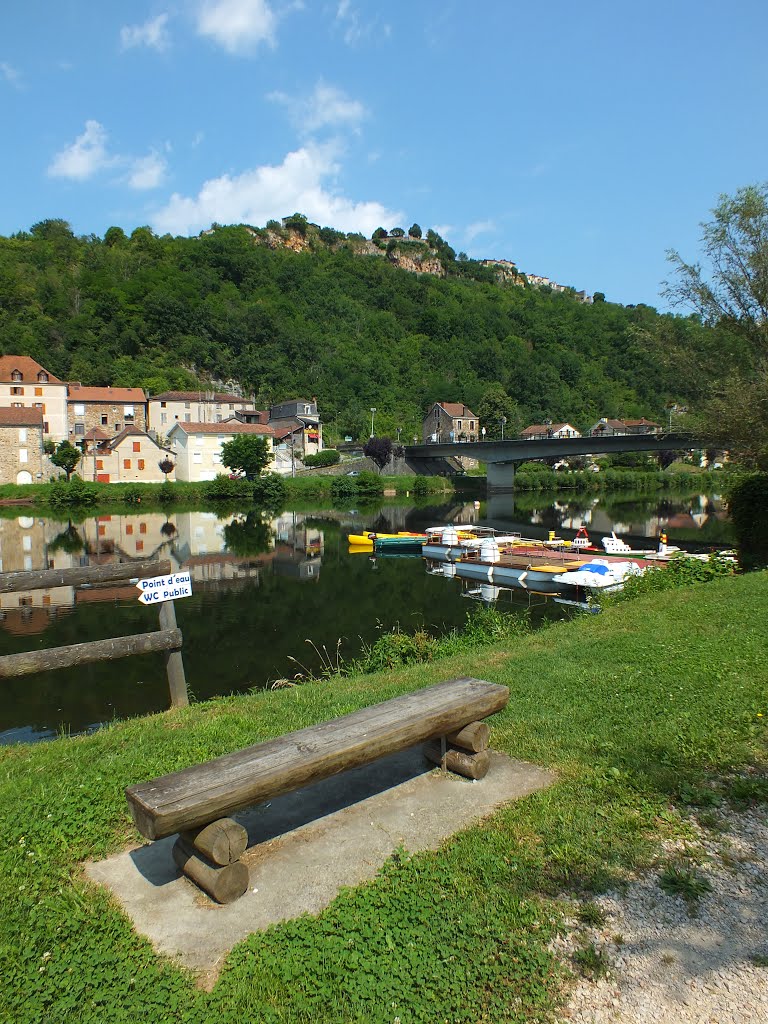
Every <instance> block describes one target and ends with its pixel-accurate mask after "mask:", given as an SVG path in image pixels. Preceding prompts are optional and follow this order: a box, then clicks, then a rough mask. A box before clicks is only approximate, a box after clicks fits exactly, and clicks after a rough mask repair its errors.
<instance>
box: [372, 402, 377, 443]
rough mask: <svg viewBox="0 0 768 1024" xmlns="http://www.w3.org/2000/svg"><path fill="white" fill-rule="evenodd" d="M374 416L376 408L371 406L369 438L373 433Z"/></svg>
mask: <svg viewBox="0 0 768 1024" xmlns="http://www.w3.org/2000/svg"><path fill="white" fill-rule="evenodd" d="M375 415H376V408H375V407H374V406H372V407H371V437H373V436H374V433H373V418H374V416H375Z"/></svg>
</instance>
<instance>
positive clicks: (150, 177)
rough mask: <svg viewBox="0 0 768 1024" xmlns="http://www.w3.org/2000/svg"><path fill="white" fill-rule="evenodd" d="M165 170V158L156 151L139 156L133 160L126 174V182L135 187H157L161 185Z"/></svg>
mask: <svg viewBox="0 0 768 1024" xmlns="http://www.w3.org/2000/svg"><path fill="white" fill-rule="evenodd" d="M166 170H167V164H166V162H165V160H164V159H163V157H161V156H160V155H159V154H157V153H150V154H149V156H142V157H139V158H138V159H137V160H134V161H133V166H132V167H131V170H130V173H129V174H128V179H127V180H128V184H129V185H130V187H131V188H135V189H150V188H157V187H158V186H159V185H162V183H163V180H164V179H165V173H166Z"/></svg>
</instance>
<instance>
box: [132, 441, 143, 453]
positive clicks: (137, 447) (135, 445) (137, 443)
mask: <svg viewBox="0 0 768 1024" xmlns="http://www.w3.org/2000/svg"><path fill="white" fill-rule="evenodd" d="M133 450H134V451H135V452H140V451H141V441H134V442H133Z"/></svg>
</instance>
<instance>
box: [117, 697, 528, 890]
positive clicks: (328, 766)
mask: <svg viewBox="0 0 768 1024" xmlns="http://www.w3.org/2000/svg"><path fill="white" fill-rule="evenodd" d="M508 699H509V690H508V689H507V687H506V686H497V685H495V684H494V683H488V682H484V681H483V680H480V679H471V678H461V679H452V680H449V681H447V682H444V683H438V684H437V685H436V686H430V687H427V688H426V689H423V690H417V691H416V692H415V693H409V694H404V695H403V696H401V697H395V698H394V699H393V700H388V701H384V702H383V703H381V704H374V705H373V706H372V707H368V708H364V709H363V710H361V711H354V712H352V714H349V715H344V716H342V717H341V718H335V719H332V720H331V721H328V722H322V723H320V724H319V725H313V726H310V727H309V728H307V729H300V730H298V731H297V732H292V733H288V734H287V735H286V736H281V737H280V738H279V739H274V740H269V741H267V742H266V743H258V744H256V745H255V746H252V747H246V748H245V750H240V751H237V752H236V753H232V754H225V755H224V756H223V757H217V758H215V759H214V760H212V761H208V762H206V763H204V764H197V765H191V766H190V767H188V768H183V769H182V770H181V771H178V772H173V773H172V774H171V775H164V776H162V777H161V778H158V779H153V780H152V781H151V782H143V783H139V784H138V785H135V786H129V787H128V788H127V789H126V791H125V795H126V797H127V799H128V804H129V807H130V811H131V815H132V817H133V820H134V822H135V823H136V826H137V828H138V829H139V831H140V832H141V833H142V835H144V836H146V837H147V838H148V839H162V838H163V837H165V836H170V835H173V834H174V833H177V832H178V833H179V838H178V840H177V841H176V844H175V846H174V850H173V856H174V859H175V861H176V863H177V865H178V866H179V868H180V869H181V870H182V871H183V872H184V874H186V875H187V876H188V877H189V878H191V879H192V880H193V881H195V882H196V883H197V884H198V885H199V886H200V887H201V888H202V889H204V890H205V891H206V892H207V893H208V894H209V895H211V896H213V898H214V899H216V900H217V901H218V902H220V903H227V902H231V901H232V900H233V899H237V898H238V897H239V896H242V895H243V893H244V892H245V891H246V889H247V887H248V869H247V867H246V865H245V864H243V863H242V862H241V861H240V859H239V858H240V856H241V854H242V853H243V852H244V851H245V848H246V846H247V842H248V837H247V833H246V831H245V829H244V828H243V827H242V826H241V825H238V824H237V823H236V822H234V821H232V820H231V819H230V818H228V815H230V814H233V813H234V812H236V811H239V810H242V809H244V808H246V807H251V806H253V805H254V804H258V803H261V802H263V801H266V800H271V799H272V798H273V797H276V796H280V795H281V794H283V793H289V792H291V791H292V790H295V789H299V788H301V787H302V786H306V785H308V784H309V783H313V782H319V781H320V780H321V779H325V778H328V777H329V776H331V775H336V774H338V773H339V772H343V771H346V770H347V769H348V768H357V767H359V766H361V765H365V764H370V763H371V762H372V761H376V760H378V759H379V758H380V757H383V756H385V755H386V754H393V753H396V752H397V751H400V750H405V749H407V748H408V747H411V746H414V745H416V744H417V743H422V742H424V741H427V740H437V739H439V740H440V741H441V742H440V744H439V745H437V746H435V744H433V745H432V746H431V747H429V748H427V750H426V751H425V752H426V753H427V756H429V757H430V758H431V759H432V760H433V761H437V762H439V763H441V764H442V766H443V768H449V769H452V770H455V771H458V772H460V773H461V774H465V775H468V776H469V777H471V778H482V777H483V776H484V775H485V773H486V772H487V770H488V761H489V754H488V735H489V730H488V726H487V725H485V724H484V723H483V722H482V719H484V718H487V717H488V716H489V715H492V714H494V713H495V712H497V711H500V710H501V709H502V708H503V707H505V706H506V704H507V701H508Z"/></svg>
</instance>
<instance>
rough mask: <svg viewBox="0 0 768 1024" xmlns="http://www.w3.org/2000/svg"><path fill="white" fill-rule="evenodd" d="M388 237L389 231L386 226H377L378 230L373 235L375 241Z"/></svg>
mask: <svg viewBox="0 0 768 1024" xmlns="http://www.w3.org/2000/svg"><path fill="white" fill-rule="evenodd" d="M386 237H387V232H386V229H385V228H376V230H375V231H374V232H373V234H372V235H371V238H372V239H373V240H374V241H376V240H377V239H379V238H386Z"/></svg>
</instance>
